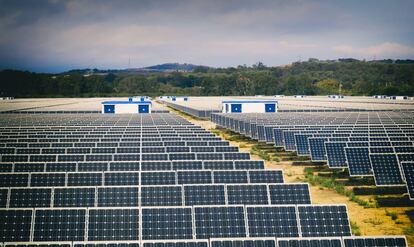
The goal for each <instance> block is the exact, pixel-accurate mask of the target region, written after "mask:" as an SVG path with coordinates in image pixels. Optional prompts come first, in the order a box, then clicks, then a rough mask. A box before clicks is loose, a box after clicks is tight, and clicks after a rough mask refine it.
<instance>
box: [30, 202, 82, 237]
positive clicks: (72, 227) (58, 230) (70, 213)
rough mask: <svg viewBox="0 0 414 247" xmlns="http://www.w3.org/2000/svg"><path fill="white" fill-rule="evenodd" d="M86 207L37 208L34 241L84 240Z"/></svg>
mask: <svg viewBox="0 0 414 247" xmlns="http://www.w3.org/2000/svg"><path fill="white" fill-rule="evenodd" d="M85 222H86V210H85V209H58V210H38V209H37V210H36V211H35V223H34V233H33V234H34V237H33V240H34V241H82V240H84V237H85Z"/></svg>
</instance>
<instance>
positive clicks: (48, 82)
mask: <svg viewBox="0 0 414 247" xmlns="http://www.w3.org/2000/svg"><path fill="white" fill-rule="evenodd" d="M387 61H388V60H384V61H376V62H366V61H358V60H355V59H343V60H338V61H319V60H317V59H309V60H308V61H305V62H295V63H293V64H291V65H287V66H279V67H267V66H265V65H264V64H262V63H257V64H255V65H253V66H238V67H230V68H208V67H196V68H195V69H194V71H193V72H169V73H163V72H158V73H146V74H139V73H130V72H128V73H127V72H124V71H111V72H109V73H95V74H88V75H85V74H83V73H80V72H76V71H71V72H67V73H62V74H47V73H33V72H28V71H16V70H3V71H0V94H1V96H13V97H74V96H76V97H93V96H130V95H150V96H155V95H191V96H199V95H200V96H208V95H275V94H284V95H295V94H305V95H326V94H339V93H341V94H344V95H374V94H385V95H409V96H413V95H414V63H412V62H399V63H395V62H387Z"/></svg>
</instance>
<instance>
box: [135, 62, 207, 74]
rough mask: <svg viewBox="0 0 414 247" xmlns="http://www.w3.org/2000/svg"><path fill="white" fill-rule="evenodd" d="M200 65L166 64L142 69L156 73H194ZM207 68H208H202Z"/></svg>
mask: <svg viewBox="0 0 414 247" xmlns="http://www.w3.org/2000/svg"><path fill="white" fill-rule="evenodd" d="M199 66H200V65H194V64H189V63H183V64H180V63H164V64H157V65H153V66H148V67H144V68H142V69H145V70H154V71H162V72H170V71H181V72H192V71H194V69H195V68H197V67H199ZM202 67H206V66H202Z"/></svg>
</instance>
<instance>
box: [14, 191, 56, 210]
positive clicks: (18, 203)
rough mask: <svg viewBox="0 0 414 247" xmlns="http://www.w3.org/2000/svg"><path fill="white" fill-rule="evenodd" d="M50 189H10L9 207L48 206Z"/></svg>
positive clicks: (50, 195)
mask: <svg viewBox="0 0 414 247" xmlns="http://www.w3.org/2000/svg"><path fill="white" fill-rule="evenodd" d="M51 198H52V190H51V189H47V188H36V189H34V188H33V189H11V190H10V205H9V207H10V208H43V207H50V204H51Z"/></svg>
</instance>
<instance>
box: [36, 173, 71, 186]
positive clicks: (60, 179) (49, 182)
mask: <svg viewBox="0 0 414 247" xmlns="http://www.w3.org/2000/svg"><path fill="white" fill-rule="evenodd" d="M30 186H32V187H35V186H40V187H51V186H65V173H32V174H31V177H30Z"/></svg>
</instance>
